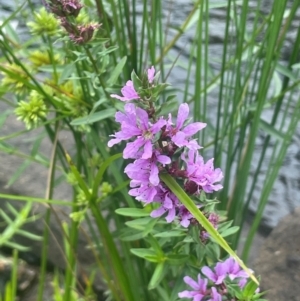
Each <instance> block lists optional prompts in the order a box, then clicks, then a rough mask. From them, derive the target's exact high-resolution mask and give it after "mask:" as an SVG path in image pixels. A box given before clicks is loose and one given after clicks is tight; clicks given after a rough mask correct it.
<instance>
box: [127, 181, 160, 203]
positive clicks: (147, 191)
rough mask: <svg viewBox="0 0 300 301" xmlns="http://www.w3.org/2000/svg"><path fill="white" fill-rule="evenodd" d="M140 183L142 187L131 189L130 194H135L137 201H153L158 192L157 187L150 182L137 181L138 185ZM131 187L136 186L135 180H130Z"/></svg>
mask: <svg viewBox="0 0 300 301" xmlns="http://www.w3.org/2000/svg"><path fill="white" fill-rule="evenodd" d="M139 185H140V187H137V188H133V189H130V190H129V191H128V194H129V195H131V196H134V197H135V199H136V200H137V201H142V202H145V203H146V204H149V203H152V202H153V199H154V197H155V195H156V194H157V187H156V186H153V185H152V184H151V183H150V182H144V183H136V186H139ZM130 187H135V186H134V183H133V181H131V182H130Z"/></svg>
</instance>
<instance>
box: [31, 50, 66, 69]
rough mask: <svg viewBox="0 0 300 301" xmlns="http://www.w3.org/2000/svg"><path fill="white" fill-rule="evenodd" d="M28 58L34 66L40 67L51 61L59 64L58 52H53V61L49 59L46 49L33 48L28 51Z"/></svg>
mask: <svg viewBox="0 0 300 301" xmlns="http://www.w3.org/2000/svg"><path fill="white" fill-rule="evenodd" d="M28 59H29V60H30V61H31V62H32V64H33V65H34V66H35V67H40V66H43V65H50V64H52V63H55V64H59V63H60V57H59V55H58V54H55V55H54V57H53V59H54V62H52V61H51V58H50V55H49V53H48V52H46V51H40V50H35V51H32V52H30V54H29V57H28Z"/></svg>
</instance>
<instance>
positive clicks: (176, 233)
mask: <svg viewBox="0 0 300 301" xmlns="http://www.w3.org/2000/svg"><path fill="white" fill-rule="evenodd" d="M185 235H186V231H183V230H173V231H166V232H159V233H156V234H154V237H178V236H185Z"/></svg>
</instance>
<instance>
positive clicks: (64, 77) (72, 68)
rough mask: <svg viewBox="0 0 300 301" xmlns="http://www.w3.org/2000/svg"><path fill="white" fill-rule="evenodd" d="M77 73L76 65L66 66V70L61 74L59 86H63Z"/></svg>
mask: <svg viewBox="0 0 300 301" xmlns="http://www.w3.org/2000/svg"><path fill="white" fill-rule="evenodd" d="M74 71H75V64H73V63H72V64H68V65H64V69H63V71H62V73H61V74H60V77H59V80H58V84H59V85H61V84H62V83H63V82H64V81H65V80H67V79H68V77H69V76H70V75H71V74H72V73H73V72H74Z"/></svg>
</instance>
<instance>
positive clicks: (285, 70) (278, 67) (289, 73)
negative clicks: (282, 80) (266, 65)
mask: <svg viewBox="0 0 300 301" xmlns="http://www.w3.org/2000/svg"><path fill="white" fill-rule="evenodd" d="M275 69H276V70H277V71H278V72H279V73H281V74H283V75H284V76H286V77H288V78H289V79H291V80H293V81H296V80H297V79H298V77H297V76H296V75H295V74H294V73H293V71H291V69H289V68H288V67H286V66H283V65H281V64H279V63H277V65H276V68H275Z"/></svg>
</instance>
